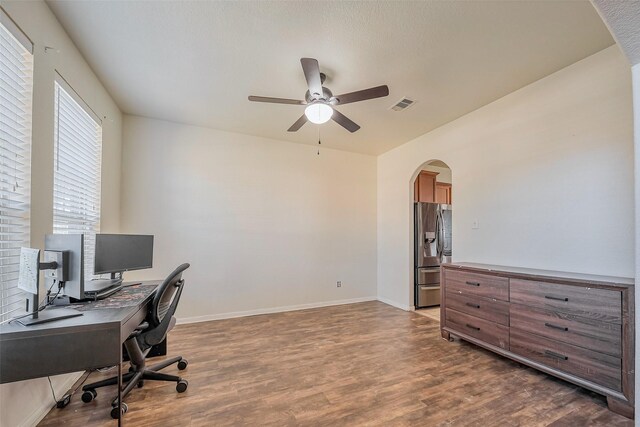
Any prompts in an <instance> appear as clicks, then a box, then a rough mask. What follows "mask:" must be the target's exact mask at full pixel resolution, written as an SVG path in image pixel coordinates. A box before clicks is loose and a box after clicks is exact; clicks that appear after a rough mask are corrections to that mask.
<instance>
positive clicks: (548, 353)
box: [544, 350, 569, 360]
mask: <svg viewBox="0 0 640 427" xmlns="http://www.w3.org/2000/svg"><path fill="white" fill-rule="evenodd" d="M544 354H545V355H546V356H549V357H555V358H556V359H560V360H567V359H569V357H568V356H565V355H564V354H560V353H556V352H555V351H551V350H545V351H544Z"/></svg>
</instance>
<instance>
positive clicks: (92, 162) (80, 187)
mask: <svg viewBox="0 0 640 427" xmlns="http://www.w3.org/2000/svg"><path fill="white" fill-rule="evenodd" d="M54 108H55V124H54V132H55V135H54V141H55V146H54V159H53V161H54V172H53V232H54V233H60V234H84V235H85V237H84V277H85V280H87V279H90V278H92V277H93V269H94V264H93V263H94V253H95V236H96V233H98V232H99V231H100V186H101V181H100V173H101V164H102V126H101V123H100V120H99V119H97V117H95V114H93V112H92V111H91V110H90V109H89V107H87V106H86V105H84V104H83V103H82V100H81V98H79V96H78V95H77V94H76V93H75V92H73V89H71V88H70V87H69V86H68V84H66V82H64V80H62V79H61V78H60V79H57V81H56V83H55V106H54Z"/></svg>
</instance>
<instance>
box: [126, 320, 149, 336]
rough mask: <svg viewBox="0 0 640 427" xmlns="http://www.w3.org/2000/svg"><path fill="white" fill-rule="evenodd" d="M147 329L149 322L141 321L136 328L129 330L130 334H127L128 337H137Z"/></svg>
mask: <svg viewBox="0 0 640 427" xmlns="http://www.w3.org/2000/svg"><path fill="white" fill-rule="evenodd" d="M147 329H149V322H142V323H140V324H139V325H138V327H137V328H135V329H134V331H133V332H131V335H129V338H132V337H137V336H138V335H140V334H141V333H143V332H144V331H146V330H147Z"/></svg>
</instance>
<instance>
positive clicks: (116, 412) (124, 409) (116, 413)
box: [111, 402, 129, 420]
mask: <svg viewBox="0 0 640 427" xmlns="http://www.w3.org/2000/svg"><path fill="white" fill-rule="evenodd" d="M128 409H129V408H127V404H126V403H124V402H122V407H121V411H122V415H124V414H126V413H127V410H128ZM120 415H121V413H120V411H119V410H118V407H117V406H115V407H113V408H112V409H111V418H113V419H114V420H117V419H118V418H120Z"/></svg>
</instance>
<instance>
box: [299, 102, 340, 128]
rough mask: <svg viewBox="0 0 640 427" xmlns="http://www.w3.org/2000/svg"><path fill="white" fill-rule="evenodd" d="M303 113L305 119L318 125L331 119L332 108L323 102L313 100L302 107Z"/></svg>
mask: <svg viewBox="0 0 640 427" xmlns="http://www.w3.org/2000/svg"><path fill="white" fill-rule="evenodd" d="M304 115H305V116H307V119H309V121H310V122H311V123H315V124H317V125H320V124H322V123H326V122H328V121H329V120H331V116H333V108H331V106H330V105H328V104H325V103H324V102H314V103H313V104H309V105H308V106H307V108H305V109H304Z"/></svg>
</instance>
